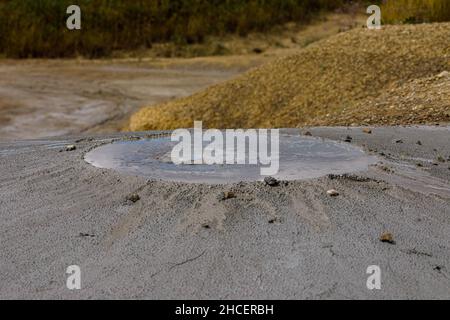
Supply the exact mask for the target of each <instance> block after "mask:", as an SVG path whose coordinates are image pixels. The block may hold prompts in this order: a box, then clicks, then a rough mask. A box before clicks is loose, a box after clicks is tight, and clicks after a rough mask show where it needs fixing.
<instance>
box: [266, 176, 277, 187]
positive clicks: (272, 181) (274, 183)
mask: <svg viewBox="0 0 450 320" xmlns="http://www.w3.org/2000/svg"><path fill="white" fill-rule="evenodd" d="M264 182H265V183H266V184H267V185H268V186H271V187H276V186H278V185H279V184H280V182H279V181H278V180H277V179H275V178H273V177H265V178H264Z"/></svg>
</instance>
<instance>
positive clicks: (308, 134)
mask: <svg viewBox="0 0 450 320" xmlns="http://www.w3.org/2000/svg"><path fill="white" fill-rule="evenodd" d="M303 135H305V136H308V137H311V136H312V133H311V132H309V131H306V132H305V133H304V134H303Z"/></svg>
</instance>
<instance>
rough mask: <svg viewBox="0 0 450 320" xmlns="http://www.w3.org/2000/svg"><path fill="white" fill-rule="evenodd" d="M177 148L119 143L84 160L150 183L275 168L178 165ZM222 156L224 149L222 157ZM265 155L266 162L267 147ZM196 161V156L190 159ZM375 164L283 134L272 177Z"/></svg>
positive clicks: (352, 150)
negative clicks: (175, 159) (174, 153)
mask: <svg viewBox="0 0 450 320" xmlns="http://www.w3.org/2000/svg"><path fill="white" fill-rule="evenodd" d="M268 140H269V141H270V139H268ZM177 144H178V142H172V141H171V139H170V137H169V136H167V137H157V138H147V139H141V140H134V141H117V142H114V143H111V144H106V145H103V146H100V147H98V148H95V149H93V150H92V151H90V152H88V153H87V154H86V156H85V160H86V161H87V162H88V163H90V164H92V165H93V166H95V167H98V168H105V169H113V170H117V171H119V172H122V173H126V174H134V175H141V176H145V177H148V178H151V179H157V180H158V179H160V180H166V181H177V182H187V183H208V184H225V183H235V182H241V181H261V180H263V179H264V177H265V176H264V175H262V174H261V168H268V167H270V166H273V167H277V166H276V164H275V158H272V159H271V164H270V165H268V164H267V162H266V164H265V165H263V164H248V163H249V156H248V155H246V162H245V163H246V164H221V165H217V164H214V165H207V164H181V165H176V164H174V163H173V162H172V161H171V156H170V155H171V152H172V149H173V147H174V146H175V145H177ZM206 145H208V144H207V143H203V147H205V146H206ZM246 147H248V143H247V145H246ZM246 150H248V148H246ZM230 151H231V150H230ZM232 151H235V150H232ZM228 152H229V151H228ZM226 153H227V151H226V148H224V154H225V155H226ZM246 153H248V152H246ZM258 156H259V154H258ZM268 156H269V159H270V156H271V155H270V148H269V152H268ZM195 158H196V156H195V155H194V156H193V157H192V159H195ZM250 158H251V156H250ZM375 162H376V159H375V157H373V156H368V155H367V154H365V153H364V152H363V151H362V149H360V148H358V147H355V146H352V145H351V144H349V143H343V142H337V141H332V140H327V139H322V138H314V137H307V136H302V135H300V134H297V133H286V132H281V133H280V137H279V162H278V163H279V166H278V168H279V169H278V173H276V174H272V175H271V176H273V177H275V178H277V179H280V180H299V179H311V178H317V177H321V176H325V175H327V174H343V173H350V172H357V171H364V170H367V168H368V166H369V165H370V164H373V163H375ZM258 163H260V161H258Z"/></svg>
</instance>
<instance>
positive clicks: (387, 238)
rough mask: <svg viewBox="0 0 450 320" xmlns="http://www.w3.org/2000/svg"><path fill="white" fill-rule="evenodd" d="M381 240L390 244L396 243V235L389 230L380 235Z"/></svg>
mask: <svg viewBox="0 0 450 320" xmlns="http://www.w3.org/2000/svg"><path fill="white" fill-rule="evenodd" d="M380 241H381V242H386V243H389V244H395V241H394V237H393V236H392V234H391V233H389V232H386V233H383V234H382V235H381V237H380Z"/></svg>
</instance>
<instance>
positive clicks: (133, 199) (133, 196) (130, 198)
mask: <svg viewBox="0 0 450 320" xmlns="http://www.w3.org/2000/svg"><path fill="white" fill-rule="evenodd" d="M140 199H141V197H140V196H139V195H138V194H137V193H132V194H130V195H128V196H127V200H128V201H131V202H133V203H136V202H138V201H139V200H140Z"/></svg>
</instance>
